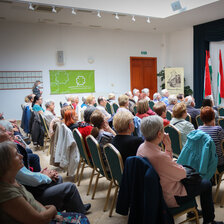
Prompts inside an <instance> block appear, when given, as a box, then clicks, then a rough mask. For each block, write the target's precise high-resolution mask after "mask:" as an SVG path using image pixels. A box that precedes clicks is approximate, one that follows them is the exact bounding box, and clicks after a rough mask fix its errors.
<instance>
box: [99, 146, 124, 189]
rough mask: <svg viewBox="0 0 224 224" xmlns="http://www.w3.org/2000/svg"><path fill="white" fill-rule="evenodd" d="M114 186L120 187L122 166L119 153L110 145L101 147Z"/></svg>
mask: <svg viewBox="0 0 224 224" xmlns="http://www.w3.org/2000/svg"><path fill="white" fill-rule="evenodd" d="M103 151H104V154H105V156H106V159H107V163H108V165H109V169H110V173H111V175H112V178H113V181H114V184H115V185H117V186H120V183H121V179H122V174H123V170H124V164H123V160H122V157H121V154H120V152H119V151H118V150H117V149H116V148H115V147H114V146H113V145H112V144H110V143H108V144H106V145H105V146H104V147H103Z"/></svg>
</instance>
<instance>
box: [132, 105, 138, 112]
mask: <svg viewBox="0 0 224 224" xmlns="http://www.w3.org/2000/svg"><path fill="white" fill-rule="evenodd" d="M133 110H134V114H137V106H136V105H134V107H133Z"/></svg>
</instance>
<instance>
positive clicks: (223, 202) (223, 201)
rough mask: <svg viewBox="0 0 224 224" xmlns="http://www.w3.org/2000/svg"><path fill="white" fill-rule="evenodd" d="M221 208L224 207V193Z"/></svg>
mask: <svg viewBox="0 0 224 224" xmlns="http://www.w3.org/2000/svg"><path fill="white" fill-rule="evenodd" d="M220 207H221V208H223V207H224V193H222V199H221V204H220Z"/></svg>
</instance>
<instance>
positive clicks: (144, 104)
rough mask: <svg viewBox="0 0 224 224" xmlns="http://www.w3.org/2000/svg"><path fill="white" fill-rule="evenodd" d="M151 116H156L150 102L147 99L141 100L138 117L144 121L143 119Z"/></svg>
mask: <svg viewBox="0 0 224 224" xmlns="http://www.w3.org/2000/svg"><path fill="white" fill-rule="evenodd" d="M150 115H155V112H153V111H152V110H151V109H150V108H149V102H148V100H146V99H144V100H139V101H138V102H137V114H136V116H137V117H139V118H140V119H142V118H144V117H148V116H150Z"/></svg>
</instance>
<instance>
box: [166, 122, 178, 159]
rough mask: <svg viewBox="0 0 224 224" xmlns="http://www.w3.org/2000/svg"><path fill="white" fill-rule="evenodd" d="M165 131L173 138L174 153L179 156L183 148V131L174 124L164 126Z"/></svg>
mask: <svg viewBox="0 0 224 224" xmlns="http://www.w3.org/2000/svg"><path fill="white" fill-rule="evenodd" d="M164 130H165V132H166V133H168V134H169V136H170V140H171V146H172V149H173V154H174V155H175V156H176V157H178V156H179V154H180V152H181V149H182V141H181V133H180V131H179V130H178V129H177V128H176V127H174V126H173V125H172V124H169V125H167V126H166V127H165V128H164Z"/></svg>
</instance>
